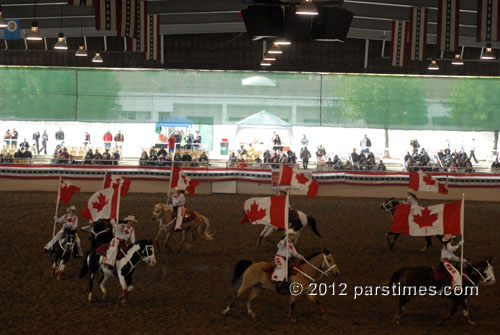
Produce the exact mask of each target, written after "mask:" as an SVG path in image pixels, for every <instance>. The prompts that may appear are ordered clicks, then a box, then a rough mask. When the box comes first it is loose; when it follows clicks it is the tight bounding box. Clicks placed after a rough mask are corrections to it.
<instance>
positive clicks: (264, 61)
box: [260, 60, 271, 66]
mask: <svg viewBox="0 0 500 335" xmlns="http://www.w3.org/2000/svg"><path fill="white" fill-rule="evenodd" d="M260 66H271V62H269V61H266V60H263V61H262V62H260Z"/></svg>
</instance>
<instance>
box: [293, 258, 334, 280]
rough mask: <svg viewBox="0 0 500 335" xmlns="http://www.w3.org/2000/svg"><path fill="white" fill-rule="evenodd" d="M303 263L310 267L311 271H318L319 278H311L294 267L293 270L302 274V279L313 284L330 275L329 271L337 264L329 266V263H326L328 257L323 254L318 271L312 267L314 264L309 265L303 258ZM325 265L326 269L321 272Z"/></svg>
mask: <svg viewBox="0 0 500 335" xmlns="http://www.w3.org/2000/svg"><path fill="white" fill-rule="evenodd" d="M304 263H306V264H308V265H309V266H310V267H312V268H313V269H315V270H316V271H318V272H319V273H320V274H321V276H320V277H319V278H318V279H314V278H313V277H311V276H309V275H308V274H307V273H305V272H304V271H302V270H300V269H298V268H297V267H295V266H294V267H293V268H294V269H295V270H296V271H297V272H298V273H300V274H302V275H303V276H304V277H306V278H308V279H309V280H311V281H313V282H314V281H317V280H320V279H321V278H323V277H328V276H329V275H330V274H331V271H332V270H333V269H335V268H336V267H337V264H335V263H334V264H333V265H330V262H328V257H327V256H326V255H325V253H323V262H322V263H321V266H320V268H319V269H318V268H317V267H316V266H314V264H311V263H310V262H308V261H307V259H305V258H304ZM325 265H326V266H328V268H327V269H326V270H324V271H323V269H324V267H325Z"/></svg>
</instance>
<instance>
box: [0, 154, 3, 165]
mask: <svg viewBox="0 0 500 335" xmlns="http://www.w3.org/2000/svg"><path fill="white" fill-rule="evenodd" d="M0 163H3V155H2V153H0Z"/></svg>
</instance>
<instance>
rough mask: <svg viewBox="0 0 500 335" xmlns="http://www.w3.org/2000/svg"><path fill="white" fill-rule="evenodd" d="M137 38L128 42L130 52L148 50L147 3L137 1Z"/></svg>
mask: <svg viewBox="0 0 500 335" xmlns="http://www.w3.org/2000/svg"><path fill="white" fill-rule="evenodd" d="M135 13H136V19H135V37H134V38H130V39H129V40H128V50H130V51H135V52H144V51H145V50H146V44H145V43H146V22H147V3H146V2H145V1H136V9H135Z"/></svg>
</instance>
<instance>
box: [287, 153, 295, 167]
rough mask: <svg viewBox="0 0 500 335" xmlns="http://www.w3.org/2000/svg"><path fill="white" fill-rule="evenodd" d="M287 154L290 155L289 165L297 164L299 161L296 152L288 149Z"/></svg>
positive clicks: (288, 158)
mask: <svg viewBox="0 0 500 335" xmlns="http://www.w3.org/2000/svg"><path fill="white" fill-rule="evenodd" d="M287 155H288V157H287V160H286V163H287V164H289V165H295V164H296V163H297V156H296V155H295V152H293V151H292V150H288V152H287Z"/></svg>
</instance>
